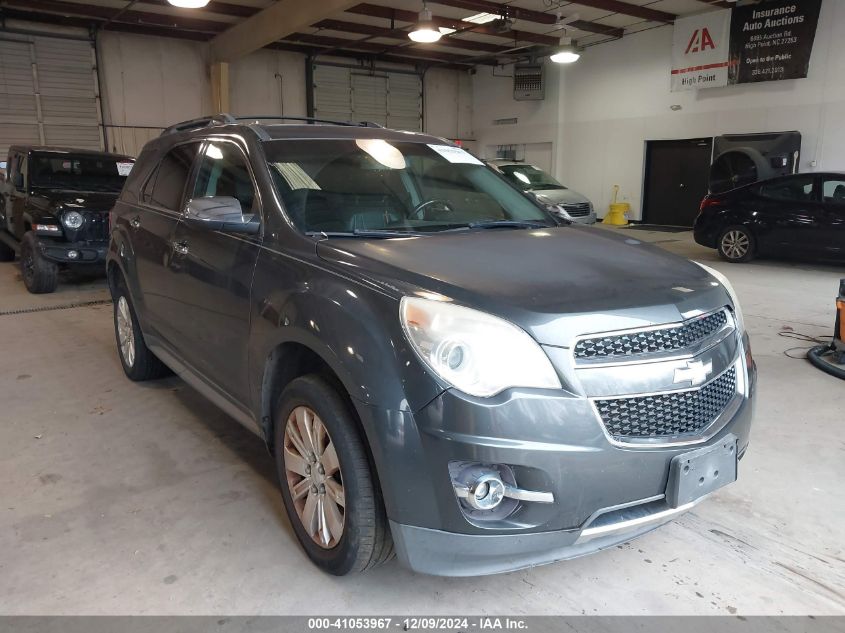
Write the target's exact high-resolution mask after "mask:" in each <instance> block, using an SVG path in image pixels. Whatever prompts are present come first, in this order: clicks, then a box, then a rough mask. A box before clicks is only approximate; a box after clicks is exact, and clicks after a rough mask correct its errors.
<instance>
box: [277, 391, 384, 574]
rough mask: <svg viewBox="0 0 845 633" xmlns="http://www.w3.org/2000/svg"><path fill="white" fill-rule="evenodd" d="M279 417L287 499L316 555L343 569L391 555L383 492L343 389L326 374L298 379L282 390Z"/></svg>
mask: <svg viewBox="0 0 845 633" xmlns="http://www.w3.org/2000/svg"><path fill="white" fill-rule="evenodd" d="M275 419H276V425H275V437H274V446H273V452H274V454H275V458H276V469H277V471H278V475H279V482H280V484H281V487H282V498H283V500H284V503H285V509H286V510H287V513H288V518H289V519H290V522H291V525H292V526H293V529H294V532H295V533H296V536H297V539H299V542H300V544H301V545H302V547H303V549H304V550H305V552H306V554H308V557H309V558H310V559H311V561H312V562H313V563H314V564H315V565H317V567H319V568H320V569H322V570H324V571H326V572H328V573H330V574H333V575H335V576H343V575H346V574H350V573H356V572H362V571H365V570H367V569H370V568H372V567H375V566H377V565H380V564H382V563H384V562H385V561H387V560H389V559H390V558H392V557H393V540H392V538H391V535H390V529H389V527H388V524H387V515H386V513H385V510H384V503H383V501H382V498H381V492H380V490H379V488H378V484H377V482H376V481H375V477H374V475H373V471H372V469H371V466H370V462H369V460H368V459H367V453H366V451H365V449H364V445H363V442H362V438H361V437H360V435H359V433H358V429H357V425H356V422H355V419H354V418H353V414H352V412H351V411H350V410H349V406H348V404H347V403H346V402H345V400H344V399H343V398H342V397H341V395H340V394H339V393H338V391H337V390H336V389H335V388H334V387H333V386H332V385H330V384H329V383H328V382H327V381H326V380H324V379H323V378H321V377H320V376H316V375H309V376H302V377H300V378H297V379H296V380H294V381H293V382H291V383H290V384H289V385H288V386H287V388H285V390H284V391H283V392H282V395H281V397H280V398H279V404H278V406H277V408H276V418H275Z"/></svg>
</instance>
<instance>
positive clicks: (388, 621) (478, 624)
mask: <svg viewBox="0 0 845 633" xmlns="http://www.w3.org/2000/svg"><path fill="white" fill-rule="evenodd" d="M527 628H528V623H527V622H526V621H525V620H524V619H522V618H511V617H502V618H500V617H488V616H484V617H475V618H465V617H411V618H408V617H405V618H389V617H338V618H308V630H310V631H322V630H332V629H337V630H350V629H357V630H363V631H369V630H390V629H399V630H402V631H423V630H428V631H432V630H434V631H468V630H472V629H476V630H479V631H498V630H512V631H518V630H526V629H527Z"/></svg>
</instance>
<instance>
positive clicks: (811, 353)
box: [807, 344, 845, 380]
mask: <svg viewBox="0 0 845 633" xmlns="http://www.w3.org/2000/svg"><path fill="white" fill-rule="evenodd" d="M834 352H835V348H834V347H833V344H829V345H817V346H816V347H813V348H811V349H809V350H808V351H807V360H809V361H810V362H811V363H812V364H813V366H814V367H817V368H818V369H821V370H822V371H823V372H825V373H828V374H830V375H831V376H836V377H837V378H842V379H843V380H845V366H837V365H836V364H834V363H833V362H832V361H827V360H825V355H826V354H833V353H834Z"/></svg>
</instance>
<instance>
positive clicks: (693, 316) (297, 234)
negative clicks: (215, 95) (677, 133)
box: [107, 115, 755, 575]
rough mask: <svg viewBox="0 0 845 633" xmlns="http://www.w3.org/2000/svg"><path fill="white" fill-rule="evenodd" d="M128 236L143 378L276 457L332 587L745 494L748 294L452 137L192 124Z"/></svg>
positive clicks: (221, 121) (166, 142) (586, 533)
mask: <svg viewBox="0 0 845 633" xmlns="http://www.w3.org/2000/svg"><path fill="white" fill-rule="evenodd" d="M113 218H114V222H113V225H112V233H111V242H110V245H109V252H108V264H107V266H108V275H109V285H110V288H111V292H112V297H113V298H114V324H115V332H116V343H117V349H118V353H119V356H120V360H121V363H122V365H123V370H124V371H125V373H126V375H127V376H128V377H129V378H130V379H132V380H147V379H151V378H155V377H157V376H161V375H163V374H164V373H165V372H166V371H167V369H168V368H170V369H172V370H173V371H175V372H176V373H178V374H179V375H180V376H181V377H183V378H184V379H185V380H186V381H187V382H189V383H190V384H191V385H193V386H194V387H195V388H196V389H197V390H199V391H200V392H201V393H202V394H203V395H205V396H206V397H208V398H209V399H210V400H212V401H213V402H215V403H216V404H217V405H218V406H220V407H221V408H222V409H224V410H225V411H226V412H228V413H229V414H230V415H232V416H233V417H235V418H236V419H237V420H239V421H240V422H241V423H242V424H244V425H245V426H247V427H248V428H250V429H251V430H252V431H254V432H255V433H256V434H258V435H259V436H260V437H261V438H262V439H263V440H264V441H265V442H266V443H267V446H268V448H269V449H270V451H271V453H272V454H273V455H274V457H275V459H276V468H277V472H278V476H279V480H280V483H281V487H282V497H283V499H284V503H285V506H286V508H287V512H288V515H289V517H290V519H291V524H292V525H293V529H294V531H295V533H296V536H297V538H298V539H299V541H300V542H301V544H302V546H303V547H304V549H305V550H306V552H307V553H308V555H309V557H310V558H311V560H312V561H314V563H316V564H317V565H318V566H320V567H321V568H322V569H325V570H326V571H329V572H331V573H333V574H346V573H349V572H354V571H363V570H365V569H368V568H370V567H373V566H375V565H377V564H379V563H382V562H384V561H386V560H388V559H389V558H390V557H392V555H393V553H394V552H395V553H396V555H397V556H398V558H399V559H400V560H401V561H402V562H403V563H404V564H405V565H407V566H409V567H411V568H412V569H415V570H417V571H422V572H426V573H432V574H444V575H470V574H488V573H493V572H500V571H507V570H511V569H517V568H521V567H526V566H530V565H538V564H540V563H547V562H551V561H555V560H561V559H565V558H572V557H574V556H581V555H583V554H587V553H589V552H594V551H597V550H600V549H604V548H607V547H610V546H612V545H614V544H616V543H619V542H622V541H626V540H629V539H631V538H633V537H634V536H637V535H639V534H642V533H644V532H647V531H648V530H651V529H654V528H655V527H657V526H658V525H660V524H661V523H665V522H666V521H668V520H670V519H671V518H672V517H675V516H678V515H679V514H681V513H683V512H685V511H686V510H689V509H690V508H692V507H693V506H694V505H695V504H696V503H698V502H699V501H700V500H701V499H703V497H704V496H705V495H707V494H708V493H710V492H712V491H714V490H715V489H717V488H719V487H721V486H723V485H727V484H730V483H732V482H733V481H734V480H735V479H736V476H737V459H738V458H739V457H741V456H742V455H743V454H744V452H745V449H746V447H747V446H748V437H749V431H750V425H751V416H752V402H753V392H754V383H755V378H754V377H755V370H754V362H753V360H752V359H751V355H750V348H749V346H748V337H747V335H746V334H745V332H744V326H743V319H742V313H741V311H740V309H739V304H738V302H737V300H736V295H735V293H734V292H733V290H732V289H731V287H730V284H729V283H728V282H727V280H725V279H724V277H722V276H721V275H720V274H719V273H718V272H715V271H712V270H709V269H707V268H706V267H704V266H702V265H699V264H696V263H694V262H690V261H688V260H685V259H681V258H679V257H676V256H674V255H671V254H669V253H667V252H665V251H661V250H659V249H657V248H656V247H652V246H650V245H648V244H643V243H641V242H639V241H637V240H629V239H627V238H626V237H625V236H623V235H617V234H614V233H611V232H610V231H602V230H597V229H592V228H589V227H585V226H580V225H575V224H570V223H564V222H563V221H561V220H559V219H556V218H555V217H553V216H552V215H550V214H549V213H548V212H547V211H546V209H545V208H544V207H543V206H542V205H540V204H538V203H537V201H536V200H534V199H532V198H529V197H528V196H526V195H525V194H524V193H523V192H522V191H521V190H519V189H518V188H516V187H515V186H513V185H512V184H511V183H509V182H508V180H507V179H506V178H504V177H503V176H502V175H501V174H499V173H497V172H496V171H494V170H492V169H490V168H489V167H487V166H486V165H484V164H482V163H481V161H480V160H478V159H477V158H476V157H474V156H473V155H472V154H470V153H468V152H466V151H464V150H463V149H461V148H460V147H457V146H455V145H453V144H452V143H449V142H448V141H445V140H443V139H440V138H436V137H433V136H429V135H426V134H418V133H411V132H402V131H394V130H387V129H384V128H380V127H378V126H374V125H372V124H370V125H348V124H347V125H271V124H264V123H261V122H256V120H255V119H254V118H252V119H248V120H238V119H235V118H233V117H231V116H229V115H219V116H217V117H214V118H209V119H205V120H201V121H193V122H186V123H185V124H181V125H178V126H176V127H174V128H172V129H169V130H166V131H165V133H164V134H163V135H162V136H160V137H159V138H157V139H154V140H152V141H150V142H149V143H148V144H147V145H146V146H145V147H144V150H143V151H142V153H141V155H140V156H139V157H138V162H137V164H136V166H135V168H134V169H133V170H132V174H131V176H130V177H129V180H128V181H127V183H126V186H125V187H124V189H123V192H122V194H121V196H120V199H119V200H118V202H117V204H116V205H115V208H114V212H113ZM608 252H612V253H613V257H608V256H607V253H608ZM561 270H566V271H567V274H566V275H562V274H560V271H561ZM681 291H682V292H681ZM187 511H190V508H189V507H188V506H186V512H187ZM288 571H289V573H290V574H296V570H293V569H292V570H288ZM281 573H285V572H281Z"/></svg>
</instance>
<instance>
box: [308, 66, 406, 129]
mask: <svg viewBox="0 0 845 633" xmlns="http://www.w3.org/2000/svg"><path fill="white" fill-rule="evenodd" d="M313 89H314V116H315V117H317V118H321V119H338V120H341V121H372V122H373V123H378V124H379V125H384V126H386V127H390V128H396V129H400V130H412V131H416V132H418V131H420V130H422V81H421V79H420V77H419V75H412V74H407V73H395V72H364V71H361V70H357V69H353V68H344V67H339V66H328V65H324V64H315V65H314V86H313Z"/></svg>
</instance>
